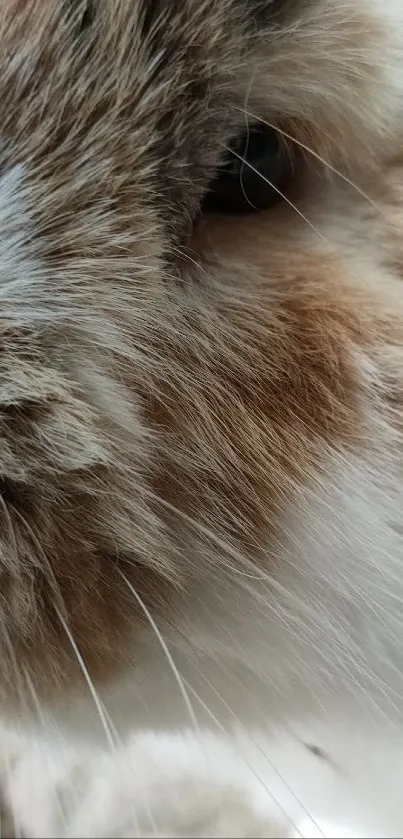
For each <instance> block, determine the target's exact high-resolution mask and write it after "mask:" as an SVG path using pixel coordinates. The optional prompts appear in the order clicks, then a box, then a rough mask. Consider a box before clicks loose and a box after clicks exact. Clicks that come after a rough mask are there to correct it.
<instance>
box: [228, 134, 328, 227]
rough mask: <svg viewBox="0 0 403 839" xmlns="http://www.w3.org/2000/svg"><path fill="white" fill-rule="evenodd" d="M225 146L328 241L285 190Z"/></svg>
mask: <svg viewBox="0 0 403 839" xmlns="http://www.w3.org/2000/svg"><path fill="white" fill-rule="evenodd" d="M225 148H226V149H227V151H228V152H230V154H233V155H234V157H237V158H238V160H241V161H242V162H243V163H244V164H245V166H247V167H248V169H251V171H252V172H254V173H255V175H258V176H259V177H260V178H261V179H262V181H264V182H265V183H266V184H268V185H269V186H270V187H271V189H274V191H275V192H277V194H278V195H279V196H280V198H282V199H283V201H285V202H286V203H287V204H288V206H289V207H291V209H292V210H294V212H295V213H296V214H297V215H298V216H299V217H300V218H301V219H302V221H304V222H305V224H307V225H308V227H310V228H311V230H313V232H314V233H315V234H316V236H319V238H320V239H322V241H323V242H327V239H326V237H325V236H324V235H323V233H321V232H320V231H319V230H318V229H317V227H315V225H314V224H312V222H311V221H309V219H308V218H307V217H306V216H304V214H303V213H302V212H301V210H299V209H298V207H297V206H296V204H293V202H292V201H291V200H290V198H288V196H287V195H286V194H285V192H283V191H282V190H281V189H279V187H278V186H275V184H274V183H272V181H271V180H270V179H269V178H266V176H265V175H262V173H261V172H259V169H256V166H254V165H253V163H250V162H249V160H246V159H245V158H244V157H242V155H241V154H238V152H236V151H235V150H234V149H231V148H230V147H229V146H225Z"/></svg>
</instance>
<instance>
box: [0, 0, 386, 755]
mask: <svg viewBox="0 0 403 839" xmlns="http://www.w3.org/2000/svg"><path fill="white" fill-rule="evenodd" d="M0 46H1V70H2V72H1V74H0V103H1V125H2V129H1V161H2V170H1V179H0V218H1V228H0V229H1V234H0V294H1V304H2V308H1V313H2V319H1V324H0V329H1V334H0V340H1V350H2V352H1V356H0V408H1V411H0V422H1V428H0V469H1V488H2V494H1V509H0V514H1V519H2V529H1V539H2V541H1V556H0V559H1V581H2V588H1V594H2V599H1V612H0V617H1V627H0V628H1V632H0V674H1V678H0V695H1V702H2V706H3V708H4V715H5V717H6V718H7V719H8V720H10V719H12V718H13V717H14V719H15V718H16V717H17V718H18V720H19V721H21V719H23V720H24V725H26V726H28V727H29V726H32V725H33V726H34V727H38V718H39V720H40V727H41V728H42V727H45V728H46V726H47V725H49V720H51V719H56V720H57V724H58V725H59V726H61V727H64V726H66V727H67V728H68V729H69V730H70V731H72V732H77V731H80V733H82V732H83V731H85V733H86V735H87V736H88V735H89V733H90V730H91V726H94V727H95V728H96V727H97V726H98V727H99V726H101V723H102V729H103V736H105V735H106V737H107V738H108V740H109V742H110V743H111V741H112V739H113V731H114V730H118V731H125V730H126V728H127V725H128V724H129V725H130V726H132V727H133V726H139V725H148V726H153V727H158V725H160V724H162V725H164V726H167V725H170V724H172V725H173V724H180V725H184V724H187V723H189V720H190V721H191V723H192V725H195V724H196V721H199V722H201V721H203V722H204V724H209V725H211V724H214V725H216V724H217V722H218V723H219V725H222V726H224V727H227V726H229V725H231V724H232V723H233V722H234V721H235V720H237V721H239V720H241V721H242V723H244V724H246V725H247V726H267V725H269V724H270V723H272V722H273V721H275V720H276V721H285V720H286V721H287V720H289V719H290V718H293V717H295V716H296V715H302V714H305V713H313V712H317V711H318V709H319V708H323V707H324V708H325V709H326V710H327V712H328V713H331V708H332V704H333V703H334V697H335V694H336V695H337V704H338V705H340V704H342V706H343V708H344V710H345V715H346V718H348V717H349V715H351V714H354V713H356V712H357V709H360V708H362V709H364V710H365V713H366V714H368V716H369V717H370V718H371V716H372V715H373V717H374V718H378V719H379V720H383V719H386V720H388V723H391V724H392V725H394V726H397V727H400V722H401V718H402V698H401V697H402V694H403V654H402V650H401V637H402V621H401V602H402V594H403V574H402V571H401V562H402V560H403V541H402V528H401V509H402V501H403V497H402V495H403V494H402V488H403V484H402V468H401V464H402V407H403V296H402V291H401V281H402V264H403V261H402V260H403V255H402V246H401V230H402V220H401V212H402V206H403V200H402V187H403V178H402V159H401V136H402V123H403V119H402V117H403V5H402V3H401V2H400V0H382V2H381V0H344V2H343V3H339V2H338V0H299V2H287V0H284V2H278V0H276V2H274V0H272V1H270V0H267V1H266V2H263V0H260V2H257V1H256V2H247V0H203V1H202V0H200V2H194V0H169V2H164V0H160V2H157V3H151V2H147V0H103V2H102V3H96V2H93V3H92V4H90V5H88V4H84V3H83V2H63V3H61V2H60V0H3V3H2V7H1V12H0ZM255 117H259V118H260V119H263V120H266V121H268V122H269V123H270V124H274V125H276V126H278V128H279V130H280V131H282V132H283V137H284V138H285V141H286V142H287V144H288V146H289V150H290V154H292V155H293V158H294V169H295V179H294V183H293V186H292V190H291V192H290V200H291V201H292V204H291V205H290V204H287V203H285V202H284V203H283V204H281V205H278V206H277V207H276V208H275V209H274V210H273V211H271V212H269V213H267V214H262V215H261V216H259V217H252V218H249V219H247V220H246V219H239V220H237V221H236V222H234V220H223V219H213V218H211V217H210V218H208V219H200V218H199V208H200V202H201V199H202V197H203V194H204V193H205V191H206V189H207V185H208V182H209V180H210V178H211V177H212V176H213V174H214V172H215V170H216V168H217V165H218V163H219V160H220V158H221V157H222V155H223V151H224V149H225V145H226V144H227V143H228V141H229V140H230V139H231V137H232V136H233V135H234V134H236V133H237V132H238V131H239V130H241V129H242V127H243V126H244V125H245V119H253V118H255ZM320 159H323V160H322V162H321V160H320ZM329 167H330V168H329ZM166 645H168V646H166ZM100 703H103V704H100ZM105 708H107V712H106V711H105ZM96 712H97V713H96Z"/></svg>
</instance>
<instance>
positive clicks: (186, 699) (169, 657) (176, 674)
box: [118, 568, 199, 733]
mask: <svg viewBox="0 0 403 839" xmlns="http://www.w3.org/2000/svg"><path fill="white" fill-rule="evenodd" d="M118 572H119V574H120V575H121V577H122V578H123V580H124V581H125V583H126V585H127V587H128V589H129V590H130V591H131V593H132V595H133V597H134V598H135V600H136V601H137V603H138V604H139V606H140V608H141V610H142V611H143V613H144V615H145V616H146V618H147V620H148V621H149V623H150V626H151V627H152V629H153V630H154V632H155V635H156V637H157V639H158V641H159V643H160V645H161V648H162V650H163V652H164V654H165V656H166V659H167V661H168V664H169V666H170V668H171V670H172V673H173V675H174V677H175V680H176V682H177V685H178V688H179V690H180V693H181V694H182V697H183V701H184V703H185V705H186V708H187V711H188V714H189V717H190V719H191V721H192V725H193V726H194V728H195V730H196V731H197V732H198V733H199V723H198V721H197V717H196V714H195V712H194V709H193V706H192V703H191V701H190V699H189V696H188V694H187V692H186V688H185V686H184V681H183V679H182V676H181V674H180V673H179V670H178V668H177V666H176V664H175V662H174V660H173V658H172V655H171V653H170V651H169V648H168V645H167V643H166V641H165V639H164V638H163V636H162V634H161V631H160V629H159V628H158V626H157V624H156V622H155V620H154V618H153V616H152V614H151V612H150V611H149V609H147V606H146V604H145V603H144V601H143V600H142V598H141V597H140V595H139V593H138V592H137V591H136V589H135V588H134V586H133V585H132V583H131V582H130V580H128V579H127V577H126V575H125V574H124V573H123V571H122V570H121V569H120V568H118Z"/></svg>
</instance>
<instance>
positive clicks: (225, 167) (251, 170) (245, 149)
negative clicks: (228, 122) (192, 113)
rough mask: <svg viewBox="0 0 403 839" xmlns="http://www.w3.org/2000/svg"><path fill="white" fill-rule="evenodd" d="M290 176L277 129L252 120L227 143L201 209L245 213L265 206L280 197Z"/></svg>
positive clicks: (259, 209)
mask: <svg viewBox="0 0 403 839" xmlns="http://www.w3.org/2000/svg"><path fill="white" fill-rule="evenodd" d="M290 176H291V163H290V159H289V156H288V154H287V149H286V148H285V146H284V144H282V143H281V141H280V140H279V138H278V135H277V133H276V132H275V131H274V130H272V129H270V128H267V127H266V126H265V125H263V124H262V123H255V124H253V125H251V126H249V127H248V129H247V130H246V131H245V133H244V134H242V135H241V136H240V137H237V138H236V139H235V140H233V141H232V142H231V143H230V146H229V150H228V152H227V155H226V158H225V160H224V162H223V164H222V165H221V167H220V169H219V171H218V173H217V175H216V177H215V179H214V180H213V181H212V183H211V184H210V186H209V189H208V192H207V195H206V197H205V199H204V203H203V211H204V212H216V213H230V214H245V213H253V212H258V211H261V210H267V209H269V208H270V207H272V206H273V205H274V204H276V203H277V202H278V201H280V200H281V198H282V192H283V190H284V189H285V188H286V186H287V183H288V181H289V179H290Z"/></svg>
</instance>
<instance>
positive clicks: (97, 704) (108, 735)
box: [54, 606, 115, 752]
mask: <svg viewBox="0 0 403 839" xmlns="http://www.w3.org/2000/svg"><path fill="white" fill-rule="evenodd" d="M54 608H55V610H56V613H57V616H58V618H59V621H60V623H61V625H62V627H63V629H64V631H65V633H66V635H67V638H68V639H69V642H70V644H71V647H72V649H73V652H74V655H75V656H76V659H77V661H78V664H79V666H80V669H81V672H82V674H83V676H84V679H85V681H86V682H87V685H88V690H89V692H90V694H91V696H92V699H93V701H94V705H95V707H96V709H97V712H98V715H99V719H100V721H101V723H102V728H103V730H104V733H105V737H106V740H107V743H108V746H109V748H110V749H111V751H112V752H115V741H114V737H113V735H112V731H111V727H110V724H109V721H108V719H107V715H106V713H105V711H104V708H103V705H102V702H101V700H100V698H99V696H98V694H97V692H96V690H95V687H94V684H93V682H92V679H91V677H90V674H89V672H88V669H87V667H86V665H85V662H84V659H83V657H82V655H81V653H80V650H79V649H78V646H77V644H76V642H75V640H74V638H73V635H72V633H71V630H70V628H69V626H68V624H67V621H66V620H65V619H64V617H63V615H62V614H61V612H60V609H58V607H57V606H55V607H54Z"/></svg>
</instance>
